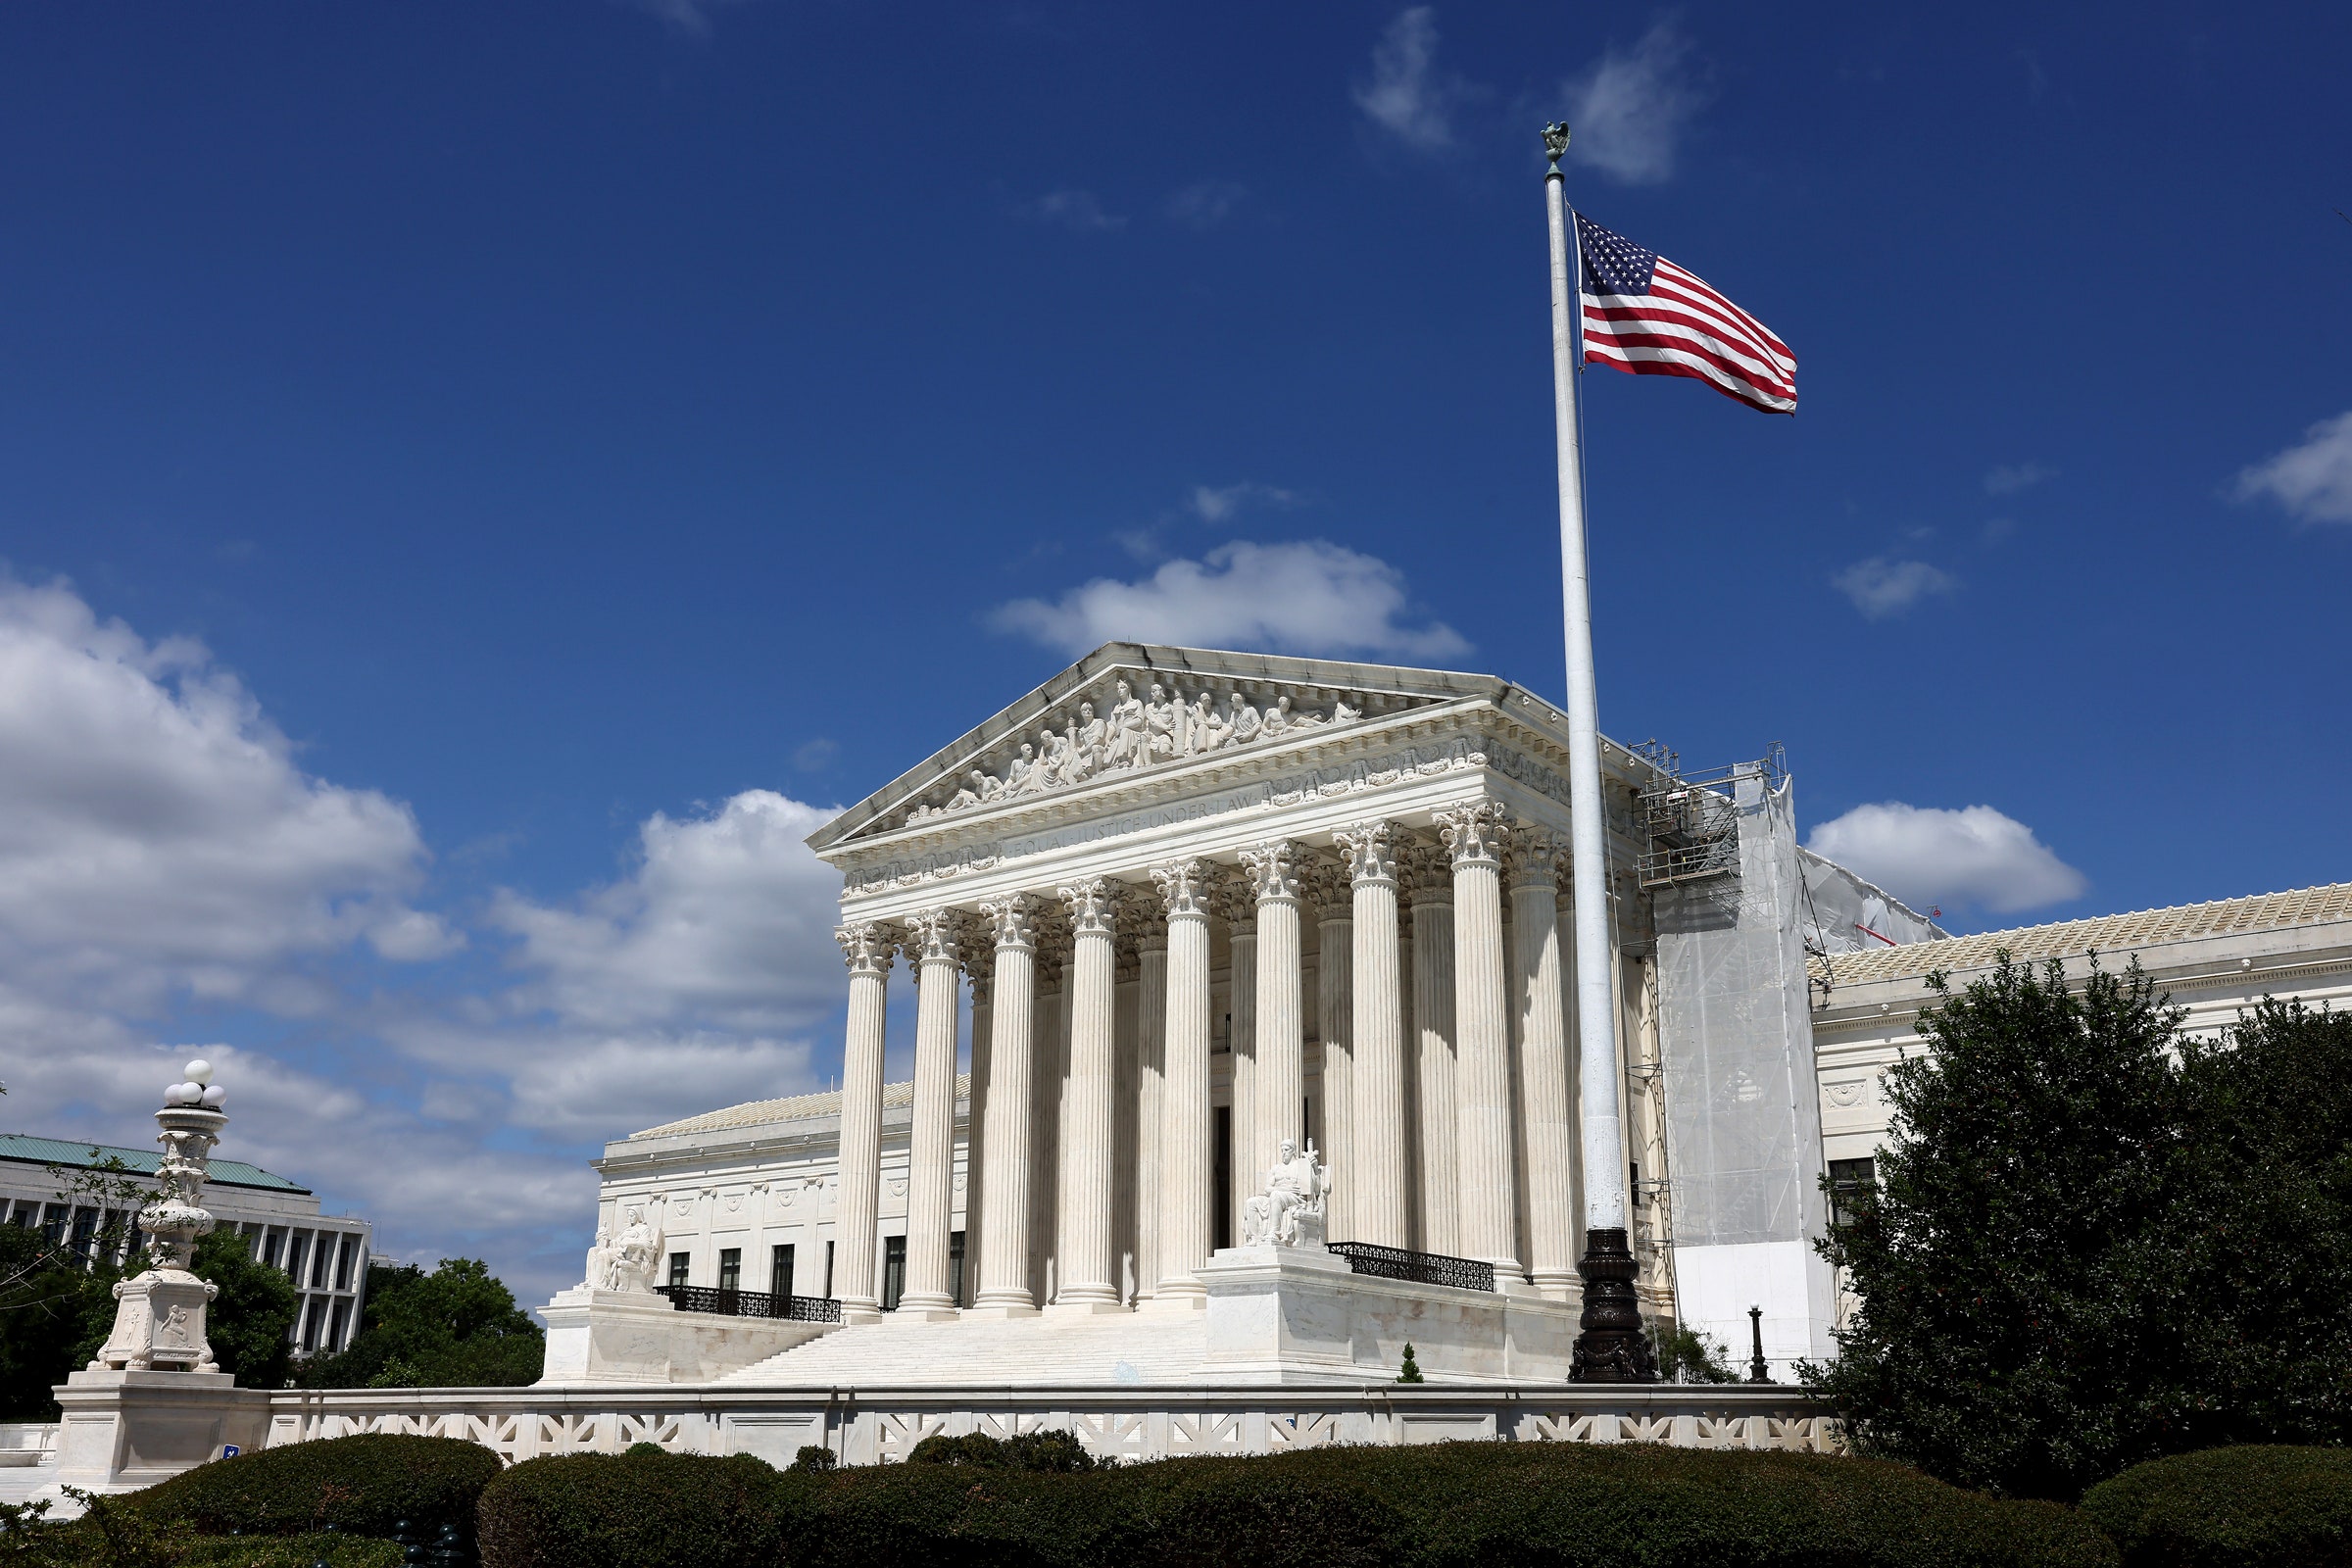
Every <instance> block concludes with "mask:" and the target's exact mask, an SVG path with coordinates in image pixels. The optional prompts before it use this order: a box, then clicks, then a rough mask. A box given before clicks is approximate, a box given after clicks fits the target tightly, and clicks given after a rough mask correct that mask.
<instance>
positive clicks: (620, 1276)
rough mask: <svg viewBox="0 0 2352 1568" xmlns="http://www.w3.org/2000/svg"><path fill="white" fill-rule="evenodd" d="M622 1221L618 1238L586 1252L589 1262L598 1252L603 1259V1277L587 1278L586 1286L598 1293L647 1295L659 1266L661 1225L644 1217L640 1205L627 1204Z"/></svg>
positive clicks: (643, 1206) (652, 1286)
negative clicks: (597, 1290)
mask: <svg viewBox="0 0 2352 1568" xmlns="http://www.w3.org/2000/svg"><path fill="white" fill-rule="evenodd" d="M623 1218H624V1223H623V1224H622V1225H621V1228H620V1235H619V1236H618V1237H617V1238H614V1239H613V1240H610V1241H604V1242H602V1243H601V1246H600V1247H599V1248H598V1249H596V1250H591V1251H590V1252H589V1254H588V1255H589V1257H590V1258H591V1259H592V1260H593V1259H594V1258H595V1257H596V1255H597V1251H598V1250H601V1251H602V1252H603V1253H604V1256H605V1277H604V1278H603V1279H602V1280H599V1279H597V1278H595V1277H594V1276H593V1275H591V1276H590V1278H589V1283H590V1284H591V1285H594V1286H596V1287H597V1288H598V1289H599V1290H607V1291H644V1292H651V1291H652V1290H653V1288H654V1272H655V1270H656V1269H658V1268H660V1267H661V1263H662V1240H663V1236H662V1226H661V1224H660V1223H659V1222H658V1221H649V1220H648V1219H647V1218H646V1217H645V1205H643V1204H642V1203H632V1204H630V1205H629V1209H628V1212H627V1214H626V1215H625V1216H623ZM599 1234H600V1238H601V1236H602V1233H601V1232H600V1233H599ZM592 1266H593V1265H592Z"/></svg>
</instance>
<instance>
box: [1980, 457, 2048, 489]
mask: <svg viewBox="0 0 2352 1568" xmlns="http://www.w3.org/2000/svg"><path fill="white" fill-rule="evenodd" d="M2057 477H2058V470H2057V469H2056V468H2053V467H2051V466H2049V465H2047V464H2044V463H2004V464H2002V465H2000V466H1998V467H1996V468H1994V469H1993V470H1992V471H1991V472H1989V473H1987V474H1985V494H1986V495H1988V496H2013V495H2016V494H2017V493H2018V492H2019V491H2020V490H2031V489H2033V488H2034V486H2035V485H2037V484H2041V483H2044V482H2045V481H2047V480H2051V479H2055V478H2057Z"/></svg>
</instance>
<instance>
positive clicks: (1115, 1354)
mask: <svg viewBox="0 0 2352 1568" xmlns="http://www.w3.org/2000/svg"><path fill="white" fill-rule="evenodd" d="M1206 1316H1207V1314H1206V1313H1204V1312H1200V1311H1192V1312H1182V1313H1177V1312H1170V1313H1167V1314H1164V1315H1163V1314H1160V1313H1154V1312H1149V1311H1145V1312H1116V1313H1109V1314H1106V1315H1104V1316H1102V1317H1053V1316H1041V1317H1022V1318H1009V1319H1006V1318H959V1319H956V1320H954V1321H950V1322H920V1321H916V1320H914V1319H904V1320H901V1319H896V1318H890V1317H885V1318H884V1319H883V1320H882V1321H881V1322H879V1323H854V1324H851V1325H849V1326H848V1327H846V1328H839V1329H835V1330H834V1331H833V1332H832V1333H830V1334H827V1335H824V1336H822V1337H821V1338H818V1339H814V1340H811V1341H809V1343H808V1344H806V1345H798V1346H795V1347H793V1348H791V1349H789V1350H785V1351H782V1352H780V1353H778V1354H776V1355H771V1356H769V1357H768V1358H767V1359H766V1360H764V1361H760V1362H755V1363H754V1364H753V1365H751V1366H747V1367H743V1368H741V1369H740V1370H737V1371H734V1372H730V1373H728V1374H727V1375H726V1376H724V1377H722V1378H720V1379H718V1380H717V1382H716V1383H715V1384H714V1385H713V1387H718V1388H742V1387H745V1386H747V1385H748V1386H752V1387H757V1388H795V1389H800V1388H818V1389H822V1388H845V1389H846V1388H859V1389H878V1388H935V1387H939V1386H941V1385H956V1386H961V1387H967V1388H968V1387H971V1386H973V1385H982V1386H987V1387H995V1386H998V1385H1004V1384H1009V1385H1015V1386H1021V1387H1032V1388H1034V1387H1038V1386H1041V1385H1045V1386H1055V1385H1058V1386H1063V1387H1071V1386H1082V1385H1098V1384H1134V1385H1138V1386H1149V1385H1167V1384H1187V1383H1196V1382H1198V1381H1200V1379H1199V1371H1200V1367H1201V1361H1202V1359H1203V1358H1204V1357H1205V1356H1206V1355H1207V1353H1208V1334H1207V1327H1206V1323H1205V1318H1206Z"/></svg>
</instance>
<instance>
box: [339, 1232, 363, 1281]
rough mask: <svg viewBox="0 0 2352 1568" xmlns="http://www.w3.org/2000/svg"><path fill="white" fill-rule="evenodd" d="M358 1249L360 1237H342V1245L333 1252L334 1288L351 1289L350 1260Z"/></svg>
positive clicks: (356, 1253)
mask: <svg viewBox="0 0 2352 1568" xmlns="http://www.w3.org/2000/svg"><path fill="white" fill-rule="evenodd" d="M359 1250H360V1239H359V1238H358V1237H357V1236H346V1237H344V1238H343V1245H342V1247H341V1249H340V1250H337V1251H336V1253H335V1289H336V1290H338V1291H348V1290H350V1289H351V1260H352V1259H353V1258H354V1257H355V1256H357V1255H358V1253H359Z"/></svg>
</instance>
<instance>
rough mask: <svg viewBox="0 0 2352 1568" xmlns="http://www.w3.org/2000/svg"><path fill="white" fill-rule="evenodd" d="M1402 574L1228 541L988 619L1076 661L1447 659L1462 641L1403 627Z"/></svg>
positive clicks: (1330, 548)
mask: <svg viewBox="0 0 2352 1568" xmlns="http://www.w3.org/2000/svg"><path fill="white" fill-rule="evenodd" d="M1407 608H1408V606H1407V602H1406V596H1405V587H1404V574H1403V573H1402V572H1399V571H1398V570H1397V568H1396V567H1394V566H1392V565H1390V564H1388V563H1387V562H1385V561H1381V560H1378V559H1377V558H1375V557H1372V556H1367V555H1361V554H1359V553H1357V552H1356V551H1353V550H1349V549H1347V548H1346V547H1344V546H1341V545H1335V544H1332V543H1330V542H1329V541H1327V540H1322V539H1309V540H1301V541H1297V542H1292V543H1284V544H1270V545H1263V544H1253V543H1250V542H1249V541H1247V540H1236V541H1234V542H1233V543H1231V544H1228V545H1222V546H1220V547H1218V548H1217V549H1215V550H1212V551H1210V552H1209V553H1208V554H1207V556H1206V557H1204V558H1203V559H1202V560H1200V561H1170V562H1166V563H1164V564H1161V565H1160V567H1159V568H1158V569H1157V570H1156V571H1154V572H1152V575H1151V576H1149V577H1146V578H1144V579H1142V580H1141V581H1138V582H1120V581H1117V580H1115V579H1113V578H1108V577H1100V578H1097V579H1096V580H1095V581H1093V582H1090V583H1087V584H1085V585H1084V586H1082V587H1078V588H1073V589H1071V590H1070V591H1069V592H1067V593H1065V594H1063V595H1062V596H1061V597H1060V598H1059V599H1057V600H1054V601H1051V602H1048V601H1046V600H1042V599H1021V600H1016V601H1014V602H1013V603H1011V604H1008V605H1003V606H1000V607H998V609H997V610H996V611H995V612H994V613H992V614H991V615H990V617H989V620H990V624H991V625H993V626H994V627H995V628H996V629H998V630H1000V631H1009V632H1015V633H1018V634H1020V635H1022V636H1025V637H1029V638H1033V639H1035V640H1036V641H1038V642H1041V643H1044V644H1046V645H1047V646H1048V647H1051V648H1058V649H1061V650H1062V651H1064V652H1066V653H1070V654H1080V653H1084V652H1086V651H1087V650H1088V649H1091V648H1095V647H1097V646H1099V645H1101V644H1103V643H1106V642H1118V641H1127V642H1146V643H1163V644H1177V645H1188V646H1194V647H1208V648H1228V649H1244V650H1253V651H1267V652H1281V653H1295V654H1309V655H1316V654H1320V655H1345V654H1372V655H1379V656H1383V657H1396V658H1403V659H1432V660H1434V659H1452V658H1456V657H1458V656H1460V655H1462V654H1465V653H1467V652H1469V649H1470V644H1469V643H1468V642H1466V641H1465V640H1464V639H1463V638H1462V636H1461V634H1460V633H1458V632H1456V631H1455V630H1454V629H1453V628H1452V627H1450V626H1448V625H1446V623H1445V622H1443V621H1430V622H1428V623H1426V624H1423V625H1409V624H1404V623H1401V622H1400V621H1399V620H1398V616H1400V615H1402V614H1404V613H1405V612H1406V610H1407Z"/></svg>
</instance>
